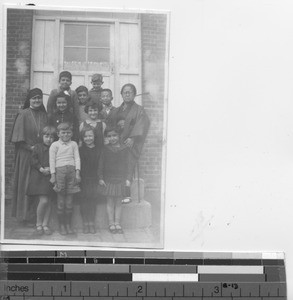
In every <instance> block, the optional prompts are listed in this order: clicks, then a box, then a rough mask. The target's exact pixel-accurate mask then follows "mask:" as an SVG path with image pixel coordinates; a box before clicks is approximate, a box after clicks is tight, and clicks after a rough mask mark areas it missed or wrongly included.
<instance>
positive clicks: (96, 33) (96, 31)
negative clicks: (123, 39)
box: [88, 25, 110, 47]
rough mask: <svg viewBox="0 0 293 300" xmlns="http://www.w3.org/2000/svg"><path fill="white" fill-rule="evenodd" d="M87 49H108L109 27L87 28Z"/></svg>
mask: <svg viewBox="0 0 293 300" xmlns="http://www.w3.org/2000/svg"><path fill="white" fill-rule="evenodd" d="M88 33H89V42H88V43H89V47H110V26H93V25H90V26H89V30H88Z"/></svg>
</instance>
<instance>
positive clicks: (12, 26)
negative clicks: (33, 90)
mask: <svg viewBox="0 0 293 300" xmlns="http://www.w3.org/2000/svg"><path fill="white" fill-rule="evenodd" d="M32 23H33V11H31V10H17V9H8V11H7V66H6V75H7V76H6V127H5V138H6V141H7V139H8V137H9V134H10V132H11V128H12V125H13V121H14V119H15V115H16V113H17V111H18V109H19V107H20V106H21V105H22V104H23V101H24V99H25V96H26V93H27V90H28V89H29V83H30V65H31V41H32ZM13 161H14V147H13V145H12V144H11V143H6V146H5V178H6V182H5V185H6V187H5V188H6V196H7V198H9V196H10V195H11V183H12V182H11V181H12V179H11V178H12V174H13Z"/></svg>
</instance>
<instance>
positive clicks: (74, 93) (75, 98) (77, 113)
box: [71, 90, 80, 123]
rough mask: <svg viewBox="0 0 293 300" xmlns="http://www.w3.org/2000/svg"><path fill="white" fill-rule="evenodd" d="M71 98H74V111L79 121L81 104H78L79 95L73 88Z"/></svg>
mask: <svg viewBox="0 0 293 300" xmlns="http://www.w3.org/2000/svg"><path fill="white" fill-rule="evenodd" d="M71 99H72V106H73V111H74V115H75V116H76V118H77V121H78V123H79V120H80V113H79V104H78V97H77V94H76V92H75V91H73V90H71Z"/></svg>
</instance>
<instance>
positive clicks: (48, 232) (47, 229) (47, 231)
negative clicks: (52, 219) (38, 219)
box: [43, 226, 52, 235]
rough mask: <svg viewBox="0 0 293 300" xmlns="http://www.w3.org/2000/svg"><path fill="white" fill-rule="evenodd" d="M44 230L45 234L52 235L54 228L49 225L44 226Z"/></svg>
mask: <svg viewBox="0 0 293 300" xmlns="http://www.w3.org/2000/svg"><path fill="white" fill-rule="evenodd" d="M43 231H44V234H45V235H51V234H52V230H51V229H50V228H49V227H48V226H43Z"/></svg>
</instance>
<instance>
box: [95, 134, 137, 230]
mask: <svg viewBox="0 0 293 300" xmlns="http://www.w3.org/2000/svg"><path fill="white" fill-rule="evenodd" d="M105 135H106V137H107V139H108V141H109V144H108V145H105V147H104V149H103V152H102V154H101V158H100V162H99V169H98V175H99V192H100V193H101V194H102V195H104V196H106V197H107V214H108V219H109V231H110V232H111V233H120V234H122V233H123V229H122V227H121V225H120V219H121V211H122V202H121V200H122V199H123V197H124V196H125V189H126V187H130V180H131V174H132V168H133V165H132V162H131V160H130V157H129V148H127V147H126V146H125V145H122V144H120V141H119V134H118V130H117V129H116V128H106V131H105Z"/></svg>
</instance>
